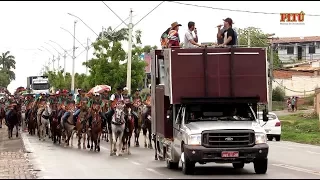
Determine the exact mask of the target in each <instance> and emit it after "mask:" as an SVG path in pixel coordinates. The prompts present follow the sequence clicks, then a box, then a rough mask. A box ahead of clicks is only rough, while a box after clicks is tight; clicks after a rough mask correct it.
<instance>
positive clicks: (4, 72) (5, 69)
mask: <svg viewBox="0 0 320 180" xmlns="http://www.w3.org/2000/svg"><path fill="white" fill-rule="evenodd" d="M13 69H16V61H15V57H14V56H13V55H11V54H10V51H6V52H5V53H2V54H1V55H0V86H1V87H7V86H8V85H9V84H10V82H11V81H12V80H15V79H16V75H15V73H14V71H13Z"/></svg>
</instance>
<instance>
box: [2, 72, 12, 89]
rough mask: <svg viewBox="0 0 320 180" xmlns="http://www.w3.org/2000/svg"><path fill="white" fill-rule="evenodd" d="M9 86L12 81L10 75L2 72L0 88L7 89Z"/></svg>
mask: <svg viewBox="0 0 320 180" xmlns="http://www.w3.org/2000/svg"><path fill="white" fill-rule="evenodd" d="M9 84H10V79H9V76H8V74H7V73H6V72H5V71H3V70H0V87H5V88H7V87H8V85H9Z"/></svg>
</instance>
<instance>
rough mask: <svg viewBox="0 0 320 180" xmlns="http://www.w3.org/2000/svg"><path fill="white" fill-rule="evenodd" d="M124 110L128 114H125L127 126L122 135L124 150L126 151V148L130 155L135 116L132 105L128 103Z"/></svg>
mask: <svg viewBox="0 0 320 180" xmlns="http://www.w3.org/2000/svg"><path fill="white" fill-rule="evenodd" d="M124 111H125V114H126V115H125V119H126V128H125V131H124V134H123V136H122V142H123V147H122V151H123V152H124V150H127V152H128V154H129V155H130V154H131V152H130V145H131V136H132V133H133V130H134V128H135V118H134V115H133V112H132V109H131V107H130V105H126V107H125V110H124Z"/></svg>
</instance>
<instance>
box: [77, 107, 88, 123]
mask: <svg viewBox="0 0 320 180" xmlns="http://www.w3.org/2000/svg"><path fill="white" fill-rule="evenodd" d="M88 114H89V112H88V108H87V107H85V106H81V108H80V113H79V115H78V118H79V120H80V122H83V121H85V120H87V119H88Z"/></svg>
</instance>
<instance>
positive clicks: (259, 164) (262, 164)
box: [253, 158, 268, 174]
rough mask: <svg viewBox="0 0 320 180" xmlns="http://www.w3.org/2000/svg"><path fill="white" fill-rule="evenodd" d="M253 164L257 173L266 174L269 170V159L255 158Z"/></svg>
mask: <svg viewBox="0 0 320 180" xmlns="http://www.w3.org/2000/svg"><path fill="white" fill-rule="evenodd" d="M253 165H254V171H255V172H256V174H265V173H266V172H267V170H268V159H267V158H266V159H255V160H254V162H253Z"/></svg>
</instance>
